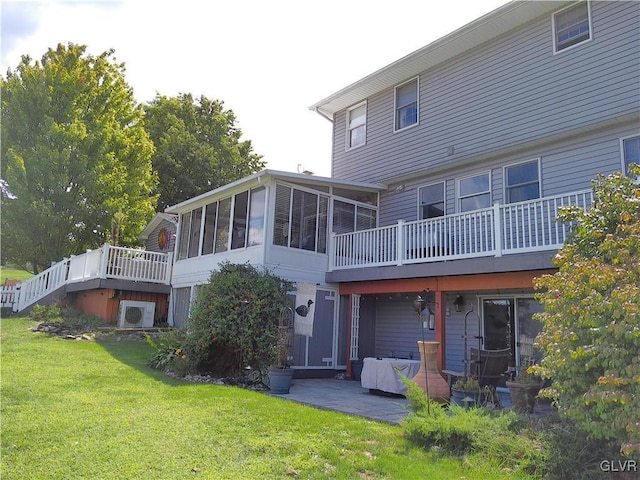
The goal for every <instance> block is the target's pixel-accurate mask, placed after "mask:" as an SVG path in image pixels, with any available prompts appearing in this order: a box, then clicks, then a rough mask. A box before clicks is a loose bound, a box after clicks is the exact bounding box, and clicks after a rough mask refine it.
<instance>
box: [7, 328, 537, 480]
mask: <svg viewBox="0 0 640 480" xmlns="http://www.w3.org/2000/svg"><path fill="white" fill-rule="evenodd" d="M32 325H35V323H34V322H32V321H29V320H28V319H26V318H22V317H16V318H5V319H3V320H2V323H1V328H2V332H1V335H2V350H1V359H2V365H1V373H2V377H1V378H2V384H1V393H2V396H1V401H2V404H1V414H2V439H1V440H2V458H1V468H2V470H1V472H0V476H1V477H2V478H11V479H30V480H36V479H51V478H61V479H62V478H74V479H92V480H93V479H113V478H118V479H154V480H157V479H172V478H181V479H183V478H203V479H209V478H224V479H235V478H238V479H263V478H266V479H278V478H301V479H341V478H344V479H353V478H356V479H357V478H360V479H396V478H397V479H404V478H407V479H414V478H433V479H451V478H464V479H474V478H492V479H499V478H514V476H513V475H512V474H510V473H509V472H508V471H502V470H500V468H498V467H497V463H494V461H493V459H490V458H482V459H480V458H466V457H463V458H462V459H459V458H456V457H446V456H439V455H437V454H435V453H432V452H426V451H424V450H423V449H420V448H418V447H416V446H414V445H412V444H411V443H410V442H409V441H408V440H407V439H405V438H404V437H403V434H402V429H401V427H398V426H392V425H387V424H384V423H379V422H374V421H369V420H365V419H362V418H358V417H353V416H349V415H345V414H341V413H336V412H329V411H324V410H319V409H315V408H312V407H309V406H304V405H299V404H296V403H294V402H291V401H288V400H283V399H280V398H275V397H271V396H270V395H268V394H265V393H259V392H253V391H249V390H243V389H239V388H236V387H229V386H216V385H208V384H207V385H205V384H189V383H185V382H181V381H178V380H173V379H170V378H168V377H167V376H165V375H164V374H163V373H161V372H159V371H156V370H152V369H150V368H148V367H147V366H146V365H145V362H146V359H147V358H148V356H149V354H150V352H151V351H150V347H149V346H148V345H147V344H146V343H145V342H140V341H131V340H121V341H118V339H116V338H114V337H108V338H106V339H103V340H100V341H96V342H93V341H74V340H66V339H62V338H55V337H48V336H45V335H43V334H39V333H38V334H36V333H32V332H31V331H29V330H28V327H30V326H32ZM520 478H527V477H520Z"/></svg>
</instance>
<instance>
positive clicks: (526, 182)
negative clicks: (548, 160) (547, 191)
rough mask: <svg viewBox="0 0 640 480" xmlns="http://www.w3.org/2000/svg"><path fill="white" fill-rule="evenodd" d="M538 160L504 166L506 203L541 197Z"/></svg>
mask: <svg viewBox="0 0 640 480" xmlns="http://www.w3.org/2000/svg"><path fill="white" fill-rule="evenodd" d="M539 172H540V169H539V166H538V160H533V161H530V162H524V163H518V164H516V165H509V166H507V167H504V188H505V203H515V202H524V201H526V200H533V199H535V198H540V173H539Z"/></svg>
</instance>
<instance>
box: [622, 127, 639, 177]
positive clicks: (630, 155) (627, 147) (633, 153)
mask: <svg viewBox="0 0 640 480" xmlns="http://www.w3.org/2000/svg"><path fill="white" fill-rule="evenodd" d="M632 163H635V164H637V165H640V135H638V136H637V137H628V138H623V139H622V166H623V168H624V173H625V174H627V173H628V171H629V170H628V169H629V165H631V164H632Z"/></svg>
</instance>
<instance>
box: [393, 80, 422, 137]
mask: <svg viewBox="0 0 640 480" xmlns="http://www.w3.org/2000/svg"><path fill="white" fill-rule="evenodd" d="M395 95H396V97H395V105H396V111H395V129H394V130H402V129H403V128H407V127H410V126H412V125H415V124H417V123H418V78H417V77H416V78H414V79H413V80H409V81H408V82H406V83H403V84H402V85H398V86H397V87H396V90H395Z"/></svg>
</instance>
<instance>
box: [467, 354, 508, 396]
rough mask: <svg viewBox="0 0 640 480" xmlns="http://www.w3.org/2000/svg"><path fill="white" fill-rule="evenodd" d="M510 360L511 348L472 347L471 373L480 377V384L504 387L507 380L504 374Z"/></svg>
mask: <svg viewBox="0 0 640 480" xmlns="http://www.w3.org/2000/svg"><path fill="white" fill-rule="evenodd" d="M478 352H479V354H478ZM510 360H511V349H510V348H505V349H502V350H478V349H477V348H471V375H472V376H474V377H476V378H477V379H478V382H479V383H480V386H485V385H493V386H494V387H497V386H500V387H503V386H504V384H505V383H504V382H505V381H506V377H505V375H504V374H505V372H506V371H507V365H508V363H509V361H510Z"/></svg>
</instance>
